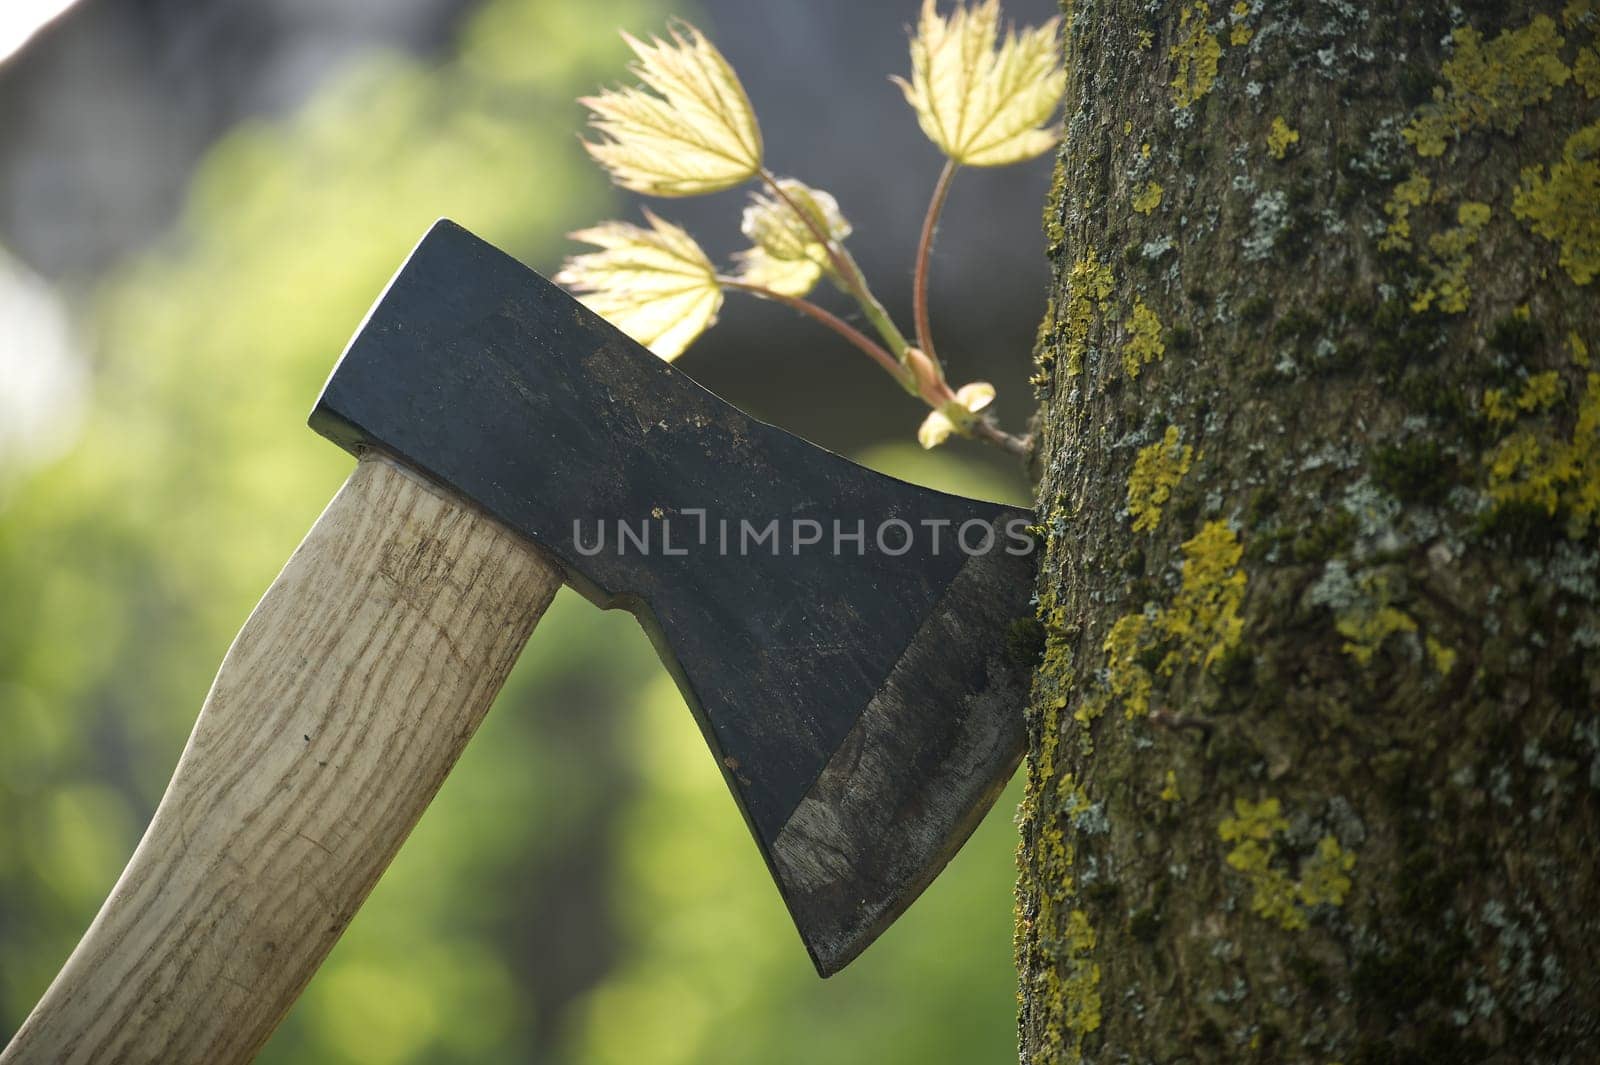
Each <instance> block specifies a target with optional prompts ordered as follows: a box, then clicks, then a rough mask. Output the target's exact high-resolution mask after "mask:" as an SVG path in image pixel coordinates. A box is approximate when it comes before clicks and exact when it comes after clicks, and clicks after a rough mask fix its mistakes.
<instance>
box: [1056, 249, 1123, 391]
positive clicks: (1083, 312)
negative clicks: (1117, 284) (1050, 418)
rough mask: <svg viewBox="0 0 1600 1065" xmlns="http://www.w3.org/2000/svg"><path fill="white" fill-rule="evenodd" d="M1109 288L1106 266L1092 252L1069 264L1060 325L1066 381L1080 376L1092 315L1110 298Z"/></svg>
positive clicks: (1111, 284) (1108, 267)
mask: <svg viewBox="0 0 1600 1065" xmlns="http://www.w3.org/2000/svg"><path fill="white" fill-rule="evenodd" d="M1113 286H1114V281H1113V279H1112V275H1111V267H1110V265H1109V264H1106V263H1102V262H1101V261H1100V260H1099V257H1098V255H1097V254H1096V253H1095V250H1094V249H1093V248H1090V249H1089V250H1088V253H1087V254H1085V255H1084V257H1083V258H1081V259H1079V260H1078V261H1077V262H1075V263H1073V264H1072V271H1071V273H1069V274H1068V275H1067V310H1066V315H1065V320H1064V321H1063V322H1062V331H1063V333H1064V335H1065V348H1066V353H1067V376H1069V377H1076V376H1077V375H1078V374H1080V373H1082V372H1083V356H1084V353H1085V352H1086V351H1088V349H1089V330H1090V328H1091V327H1092V326H1093V325H1094V316H1095V313H1096V312H1097V311H1098V310H1099V307H1100V304H1101V303H1102V302H1103V301H1104V300H1105V299H1106V298H1107V297H1109V296H1110V295H1111V290H1112V288H1113Z"/></svg>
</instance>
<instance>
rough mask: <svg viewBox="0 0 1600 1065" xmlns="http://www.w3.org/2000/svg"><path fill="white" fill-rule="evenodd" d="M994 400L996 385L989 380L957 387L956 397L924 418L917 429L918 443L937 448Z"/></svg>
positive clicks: (925, 446)
mask: <svg viewBox="0 0 1600 1065" xmlns="http://www.w3.org/2000/svg"><path fill="white" fill-rule="evenodd" d="M993 402H994V385H991V384H990V383H989V382H987V381H974V382H972V383H971V384H970V385H962V386H961V387H960V388H958V389H956V398H955V399H953V400H951V401H950V402H949V403H946V404H945V405H944V406H942V407H940V408H939V409H938V410H936V411H932V412H930V413H929V414H928V416H927V417H926V418H924V419H923V420H922V425H921V427H919V428H918V429H917V443H919V444H921V445H922V446H923V447H924V448H936V447H938V446H939V445H940V444H942V443H944V442H945V441H946V440H948V439H950V434H951V433H953V432H955V431H956V430H957V429H958V428H959V427H961V426H964V425H967V424H969V423H971V421H972V420H973V415H975V414H977V413H978V412H979V411H981V410H982V409H983V408H985V407H987V406H988V405H989V404H991V403H993Z"/></svg>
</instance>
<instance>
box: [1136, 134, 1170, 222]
mask: <svg viewBox="0 0 1600 1065" xmlns="http://www.w3.org/2000/svg"><path fill="white" fill-rule="evenodd" d="M1146 147H1147V148H1148V145H1147V146H1146ZM1162 191H1163V190H1162V188H1161V186H1160V184H1158V183H1157V182H1154V181H1146V182H1145V183H1144V184H1143V185H1140V186H1139V187H1138V188H1137V189H1134V190H1133V209H1134V210H1135V211H1138V212H1139V213H1140V214H1149V213H1150V212H1151V211H1154V210H1155V209H1156V208H1157V207H1160V206H1161V193H1162Z"/></svg>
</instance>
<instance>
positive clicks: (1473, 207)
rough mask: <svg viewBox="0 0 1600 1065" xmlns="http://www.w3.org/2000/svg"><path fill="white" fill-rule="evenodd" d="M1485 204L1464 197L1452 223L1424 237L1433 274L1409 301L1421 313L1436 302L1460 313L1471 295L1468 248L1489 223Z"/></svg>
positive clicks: (1470, 264)
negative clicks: (1456, 223) (1451, 225)
mask: <svg viewBox="0 0 1600 1065" xmlns="http://www.w3.org/2000/svg"><path fill="white" fill-rule="evenodd" d="M1489 216H1490V211H1489V205H1488V204H1486V203H1474V202H1472V201H1470V200H1469V201H1467V202H1465V203H1463V204H1462V205H1461V206H1460V207H1459V208H1457V210H1456V221H1457V222H1458V223H1459V225H1456V226H1454V227H1452V228H1450V229H1446V230H1444V231H1443V232H1441V233H1435V234H1434V235H1433V236H1431V237H1429V238H1428V252H1429V255H1428V260H1429V265H1430V266H1431V267H1432V270H1433V276H1432V277H1431V278H1430V279H1429V281H1428V283H1427V285H1426V286H1424V288H1423V289H1422V291H1421V292H1418V293H1417V295H1416V297H1415V298H1414V299H1412V301H1411V309H1412V310H1413V311H1417V312H1418V313H1421V312H1422V311H1425V310H1427V309H1428V308H1429V307H1432V306H1434V305H1435V304H1437V305H1438V307H1439V309H1440V310H1441V311H1443V312H1445V313H1446V314H1460V313H1461V312H1462V311H1464V310H1466V309H1467V302H1468V301H1469V300H1470V299H1471V298H1472V287H1471V286H1470V285H1469V284H1468V283H1467V273H1468V271H1469V270H1471V268H1472V249H1473V247H1474V246H1476V245H1477V243H1478V238H1479V237H1481V236H1482V235H1483V227H1484V226H1486V225H1488V224H1489Z"/></svg>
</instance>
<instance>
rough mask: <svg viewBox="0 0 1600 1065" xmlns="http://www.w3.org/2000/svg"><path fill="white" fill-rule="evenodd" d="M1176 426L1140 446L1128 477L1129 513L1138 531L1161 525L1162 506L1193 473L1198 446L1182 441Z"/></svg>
mask: <svg viewBox="0 0 1600 1065" xmlns="http://www.w3.org/2000/svg"><path fill="white" fill-rule="evenodd" d="M1179 439H1180V437H1179V433H1178V427H1177V426H1176V425H1169V426H1167V431H1166V434H1165V435H1164V436H1163V437H1162V438H1161V439H1160V440H1157V441H1156V442H1155V443H1153V444H1149V445H1147V446H1145V447H1142V448H1140V449H1139V454H1138V455H1137V456H1136V457H1135V458H1134V460H1133V473H1131V474H1130V475H1129V476H1128V514H1129V515H1130V516H1132V518H1133V531H1134V532H1150V531H1153V530H1154V529H1155V528H1156V527H1157V526H1159V525H1160V524H1161V508H1162V507H1163V506H1165V505H1166V502H1167V500H1168V499H1171V498H1172V490H1173V489H1174V488H1176V487H1177V486H1178V482H1179V481H1181V480H1183V477H1184V475H1185V474H1186V473H1188V472H1189V464H1190V462H1191V461H1192V460H1193V458H1194V448H1193V447H1190V446H1188V445H1180V444H1179Z"/></svg>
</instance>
